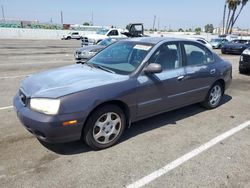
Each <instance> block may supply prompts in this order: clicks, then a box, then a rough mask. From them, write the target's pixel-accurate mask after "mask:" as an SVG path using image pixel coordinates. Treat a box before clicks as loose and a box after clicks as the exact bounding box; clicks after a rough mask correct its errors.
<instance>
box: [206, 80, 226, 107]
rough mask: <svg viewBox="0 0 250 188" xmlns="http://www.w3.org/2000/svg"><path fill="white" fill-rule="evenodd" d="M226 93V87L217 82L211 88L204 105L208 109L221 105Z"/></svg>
mask: <svg viewBox="0 0 250 188" xmlns="http://www.w3.org/2000/svg"><path fill="white" fill-rule="evenodd" d="M223 95H224V88H223V86H222V84H221V83H220V82H216V83H215V84H214V85H213V86H212V87H211V89H210V90H209V92H208V94H207V96H206V99H205V100H204V101H203V103H202V105H203V106H204V107H205V108H207V109H213V108H216V107H218V106H219V105H220V102H221V99H222V97H223Z"/></svg>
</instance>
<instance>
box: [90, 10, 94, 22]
mask: <svg viewBox="0 0 250 188" xmlns="http://www.w3.org/2000/svg"><path fill="white" fill-rule="evenodd" d="M91 25H92V26H93V25H94V13H93V10H92V14H91Z"/></svg>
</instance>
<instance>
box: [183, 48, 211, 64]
mask: <svg viewBox="0 0 250 188" xmlns="http://www.w3.org/2000/svg"><path fill="white" fill-rule="evenodd" d="M184 49H185V52H186V63H187V66H189V65H200V64H205V63H211V62H213V54H212V53H211V52H210V51H209V50H208V49H206V48H205V47H203V46H199V45H197V44H184Z"/></svg>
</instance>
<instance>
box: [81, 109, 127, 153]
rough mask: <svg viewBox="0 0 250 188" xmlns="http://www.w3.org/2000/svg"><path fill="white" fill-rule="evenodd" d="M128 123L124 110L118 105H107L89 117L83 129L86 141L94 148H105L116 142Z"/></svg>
mask: <svg viewBox="0 0 250 188" xmlns="http://www.w3.org/2000/svg"><path fill="white" fill-rule="evenodd" d="M125 124H126V119H125V115H124V113H123V111H122V110H121V108H119V107H118V106H116V105H105V106H102V107H100V108H98V109H97V110H95V111H94V112H93V113H92V114H91V115H90V117H89V118H88V120H87V122H86V125H85V127H84V131H83V138H84V140H85V142H86V143H87V144H88V145H89V146H90V147H92V148H93V149H105V148H108V147H110V146H112V145H114V144H116V143H117V142H118V140H119V138H120V137H121V135H122V133H123V131H124V128H125Z"/></svg>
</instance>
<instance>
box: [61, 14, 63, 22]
mask: <svg viewBox="0 0 250 188" xmlns="http://www.w3.org/2000/svg"><path fill="white" fill-rule="evenodd" d="M61 24H62V25H63V11H61Z"/></svg>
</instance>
